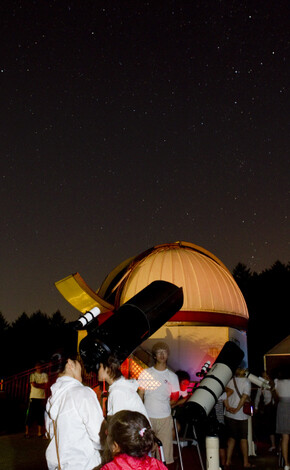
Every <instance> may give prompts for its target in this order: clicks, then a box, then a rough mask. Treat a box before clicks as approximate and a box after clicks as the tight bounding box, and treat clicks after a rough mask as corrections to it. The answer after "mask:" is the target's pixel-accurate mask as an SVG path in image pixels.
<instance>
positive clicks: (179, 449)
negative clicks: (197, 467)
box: [173, 418, 183, 470]
mask: <svg viewBox="0 0 290 470" xmlns="http://www.w3.org/2000/svg"><path fill="white" fill-rule="evenodd" d="M173 423H174V430H175V435H176V441H177V447H178V455H179V461H180V467H181V470H183V461H182V455H181V448H180V441H179V436H178V429H177V424H176V418H173Z"/></svg>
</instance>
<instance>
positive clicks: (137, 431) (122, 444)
mask: <svg viewBox="0 0 290 470" xmlns="http://www.w3.org/2000/svg"><path fill="white" fill-rule="evenodd" d="M154 445H155V434H154V431H153V430H152V428H151V426H150V423H149V421H148V419H147V418H145V416H144V415H143V414H142V413H138V412H137V411H128V410H123V411H119V412H118V413H116V414H114V415H113V416H111V417H110V418H109V420H108V429H107V440H106V443H105V448H104V452H103V458H102V464H101V465H100V466H99V467H97V469H102V470H119V469H120V468H122V469H125V470H132V469H138V470H166V468H167V467H166V466H165V465H164V464H163V463H162V462H160V461H159V460H157V459H155V458H153V457H150V456H149V455H148V454H149V452H150V451H152V449H153V447H154Z"/></svg>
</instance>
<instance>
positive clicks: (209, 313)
mask: <svg viewBox="0 0 290 470" xmlns="http://www.w3.org/2000/svg"><path fill="white" fill-rule="evenodd" d="M156 280H163V281H168V282H171V283H173V284H175V285H176V286H178V287H182V288H183V296H184V303H183V306H182V309H181V310H180V311H179V312H177V313H176V314H175V315H174V316H173V317H172V318H171V320H170V322H168V323H167V324H169V323H171V322H172V323H173V324H174V325H176V324H177V323H178V324H187V325H190V324H193V325H211V326H214V325H219V326H232V327H234V328H239V329H246V328H247V322H248V318H249V315H248V309H247V305H246V302H245V299H244V297H243V295H242V293H241V291H240V289H239V287H238V285H237V283H236V282H235V280H234V278H233V276H232V275H231V273H230V271H229V270H228V269H227V268H226V266H225V265H224V264H223V263H222V262H221V261H220V260H219V259H218V258H217V257H216V256H214V255H213V254H212V253H210V252H209V251H207V250H205V249H204V248H202V247H200V246H197V245H193V244H192V243H186V242H175V243H167V244H164V245H157V246H154V247H152V248H150V249H148V250H146V251H144V252H143V253H141V254H140V255H138V256H136V257H133V258H130V259H128V260H126V261H123V262H122V263H121V264H119V265H118V266H116V267H115V269H114V270H113V271H112V272H111V273H110V274H109V275H108V276H106V278H105V279H104V281H103V283H102V285H101V286H100V288H99V289H98V290H97V291H94V290H92V289H91V288H90V287H89V286H88V285H87V284H86V282H85V281H84V280H83V279H82V277H81V276H80V275H79V273H76V274H72V275H70V276H68V277H67V278H65V279H62V280H61V281H58V282H56V283H55V285H56V287H57V289H58V290H59V291H60V293H61V294H62V295H63V296H64V297H65V298H66V299H67V300H68V302H70V303H71V305H73V306H74V307H75V308H76V309H78V310H79V311H80V312H82V313H84V312H86V311H88V310H90V309H91V308H92V307H95V306H98V307H99V308H100V310H101V311H102V312H103V313H106V312H112V311H114V310H116V309H118V308H119V307H120V305H122V304H124V303H125V302H127V301H128V300H129V299H131V298H132V297H134V296H135V295H136V294H138V292H140V291H141V290H143V289H144V288H145V287H147V286H148V285H149V284H150V283H151V282H153V281H156Z"/></svg>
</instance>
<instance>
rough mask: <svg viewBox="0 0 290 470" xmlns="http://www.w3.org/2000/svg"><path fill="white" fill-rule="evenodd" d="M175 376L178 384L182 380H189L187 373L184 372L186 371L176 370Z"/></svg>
mask: <svg viewBox="0 0 290 470" xmlns="http://www.w3.org/2000/svg"><path fill="white" fill-rule="evenodd" d="M175 374H176V375H177V377H178V380H179V383H180V382H182V381H183V380H190V375H189V373H188V372H186V370H177V371H176V372H175Z"/></svg>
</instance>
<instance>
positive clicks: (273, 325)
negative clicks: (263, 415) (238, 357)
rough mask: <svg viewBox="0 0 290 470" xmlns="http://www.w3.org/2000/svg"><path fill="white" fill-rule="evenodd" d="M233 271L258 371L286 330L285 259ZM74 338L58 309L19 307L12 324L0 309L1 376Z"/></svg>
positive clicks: (289, 269)
mask: <svg viewBox="0 0 290 470" xmlns="http://www.w3.org/2000/svg"><path fill="white" fill-rule="evenodd" d="M233 276H234V278H235V280H236V282H237V284H238V286H239V287H240V289H241V291H242V293H243V295H244V297H245V300H246V303H247V306H248V310H249V317H250V319H249V324H248V334H247V337H248V356H249V368H250V370H251V372H252V373H254V374H260V373H261V371H262V368H263V356H264V354H265V353H266V352H268V351H269V349H271V348H272V347H273V346H275V345H276V344H277V343H278V342H280V341H281V340H282V339H284V338H285V337H286V336H287V335H289V300H288V298H289V294H288V292H289V286H290V282H289V281H290V264H289V263H288V265H284V264H282V263H281V262H280V261H276V263H274V264H273V266H272V267H271V268H270V269H266V270H265V271H263V272H262V273H260V274H257V273H255V272H251V270H250V269H249V268H247V266H245V265H244V264H242V263H239V264H238V265H237V266H236V267H235V269H234V270H233ZM75 344H76V335H75V333H74V332H72V330H71V329H70V328H68V327H67V324H66V320H65V318H64V317H63V316H62V315H61V313H60V312H59V311H57V312H55V313H54V314H53V315H52V316H51V317H49V316H48V315H46V314H45V313H42V312H40V311H38V312H36V313H33V314H32V315H31V316H30V317H29V316H28V315H27V314H26V313H22V315H20V316H19V317H18V318H17V320H16V321H14V322H13V323H12V324H11V325H10V324H9V323H8V322H7V321H6V319H5V317H4V316H3V315H2V313H0V358H1V359H0V378H1V377H7V376H8V375H12V374H15V373H18V372H22V371H24V370H27V369H30V368H32V367H34V365H35V362H36V361H38V360H43V361H49V360H50V358H51V355H52V354H53V353H54V352H56V351H57V350H61V349H65V348H68V347H71V345H75Z"/></svg>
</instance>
